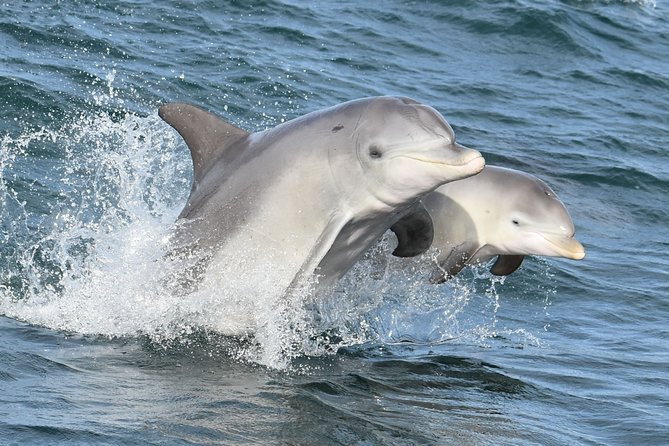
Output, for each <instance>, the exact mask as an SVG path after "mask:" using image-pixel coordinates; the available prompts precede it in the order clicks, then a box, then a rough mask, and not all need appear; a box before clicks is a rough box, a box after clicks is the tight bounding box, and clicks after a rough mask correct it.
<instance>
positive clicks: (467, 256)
mask: <svg viewBox="0 0 669 446" xmlns="http://www.w3.org/2000/svg"><path fill="white" fill-rule="evenodd" d="M480 248H481V247H480V246H479V245H478V244H477V243H472V242H465V243H462V244H460V245H458V246H455V247H454V248H453V249H451V251H450V252H449V253H448V256H447V257H446V258H445V259H443V260H439V265H438V266H439V271H437V272H436V273H434V274H433V275H432V277H431V278H430V282H432V283H444V282H446V281H447V280H448V279H450V278H451V277H453V276H455V275H456V274H458V273H459V272H460V271H462V268H464V267H465V266H467V265H468V264H469V261H470V260H471V259H472V258H473V257H474V255H475V254H476V252H477V251H478V250H479V249H480Z"/></svg>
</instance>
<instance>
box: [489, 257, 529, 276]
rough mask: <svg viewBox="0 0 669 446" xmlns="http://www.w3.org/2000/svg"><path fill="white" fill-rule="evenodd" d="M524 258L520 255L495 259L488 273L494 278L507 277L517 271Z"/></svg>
mask: <svg viewBox="0 0 669 446" xmlns="http://www.w3.org/2000/svg"><path fill="white" fill-rule="evenodd" d="M524 258H525V256H520V255H501V256H498V257H497V261H496V262H495V264H494V265H493V266H492V268H490V272H491V273H493V274H494V275H496V276H508V275H509V274H511V273H512V272H514V271H515V270H517V269H518V267H519V266H520V264H521V263H523V259H524Z"/></svg>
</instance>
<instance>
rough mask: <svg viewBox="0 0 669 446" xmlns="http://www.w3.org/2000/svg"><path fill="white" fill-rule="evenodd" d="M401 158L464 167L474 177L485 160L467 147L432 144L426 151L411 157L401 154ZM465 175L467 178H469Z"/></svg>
mask: <svg viewBox="0 0 669 446" xmlns="http://www.w3.org/2000/svg"><path fill="white" fill-rule="evenodd" d="M401 156H404V157H407V158H412V159H415V160H417V161H422V162H424V163H431V164H441V165H444V166H450V167H458V168H460V167H466V168H467V169H466V170H467V171H468V174H469V175H474V174H477V173H479V172H480V171H481V170H483V167H484V166H485V160H484V159H483V155H481V152H479V151H478V150H475V149H470V148H469V147H465V146H461V145H460V144H457V143H454V144H453V145H452V146H450V147H449V148H448V149H445V148H444V145H443V143H441V142H439V143H437V144H434V147H429V148H428V149H427V150H422V151H420V152H418V153H412V154H411V155H407V154H402V155H401ZM469 175H467V176H469Z"/></svg>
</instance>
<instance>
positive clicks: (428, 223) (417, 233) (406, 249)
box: [390, 204, 434, 257]
mask: <svg viewBox="0 0 669 446" xmlns="http://www.w3.org/2000/svg"><path fill="white" fill-rule="evenodd" d="M390 230H391V231H393V232H394V233H395V235H396V236H397V242H398V243H397V247H396V248H395V250H394V251H393V255H394V256H395V257H414V256H417V255H419V254H422V253H424V252H425V251H427V250H428V249H429V248H430V246H431V245H432V240H433V239H434V228H433V226H432V217H430V214H429V213H428V212H427V210H426V209H425V207H423V205H422V204H419V205H418V206H417V207H416V208H415V210H414V212H412V213H410V214H409V215H406V216H405V217H402V218H401V219H400V220H399V221H398V222H397V223H395V224H394V225H392V226H391V227H390Z"/></svg>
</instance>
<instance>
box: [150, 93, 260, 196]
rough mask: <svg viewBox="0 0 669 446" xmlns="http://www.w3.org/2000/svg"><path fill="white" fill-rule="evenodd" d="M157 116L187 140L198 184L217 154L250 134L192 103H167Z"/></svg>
mask: <svg viewBox="0 0 669 446" xmlns="http://www.w3.org/2000/svg"><path fill="white" fill-rule="evenodd" d="M158 115H159V116H160V117H161V118H163V120H164V121H165V122H167V123H168V124H169V125H171V126H172V127H174V129H175V130H176V131H177V132H179V134H180V135H181V136H182V137H183V139H184V141H186V145H188V148H189V149H190V153H191V157H192V158H193V171H194V179H195V184H197V183H198V182H199V181H200V180H201V179H202V176H203V174H204V171H205V169H206V168H207V167H208V166H209V165H210V164H211V162H212V161H214V159H216V157H217V155H218V154H219V153H220V152H221V151H223V150H225V149H226V148H227V147H229V146H231V145H232V144H233V143H235V142H236V141H238V140H240V139H241V138H243V137H245V136H247V135H248V134H249V133H248V132H247V131H245V130H242V129H240V128H238V127H235V126H234V125H232V124H229V123H227V122H225V121H223V120H222V119H221V118H219V117H218V116H216V115H214V114H212V113H209V112H207V111H205V110H202V109H201V108H199V107H195V106H194V105H189V104H181V103H173V104H165V105H163V106H162V107H160V109H159V110H158Z"/></svg>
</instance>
